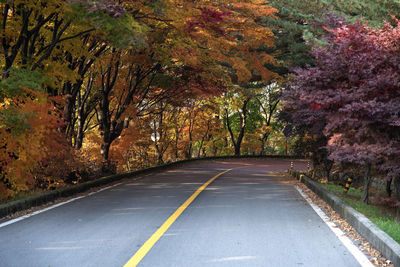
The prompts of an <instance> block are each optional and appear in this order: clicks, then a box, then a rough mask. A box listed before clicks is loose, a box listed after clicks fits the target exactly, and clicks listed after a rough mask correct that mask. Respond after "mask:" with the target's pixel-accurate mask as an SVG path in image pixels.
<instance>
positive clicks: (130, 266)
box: [124, 169, 232, 267]
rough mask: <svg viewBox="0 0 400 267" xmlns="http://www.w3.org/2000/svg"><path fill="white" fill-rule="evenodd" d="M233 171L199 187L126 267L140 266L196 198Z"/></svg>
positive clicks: (215, 177) (216, 176)
mask: <svg viewBox="0 0 400 267" xmlns="http://www.w3.org/2000/svg"><path fill="white" fill-rule="evenodd" d="M231 170H232V169H229V170H226V171H223V172H221V173H219V174H217V175H215V176H214V177H213V178H211V179H210V180H208V181H207V182H206V183H204V184H203V185H202V186H200V187H199V189H197V190H196V192H194V193H193V195H191V196H190V197H189V198H188V199H187V200H186V201H185V203H183V204H182V205H181V206H180V207H179V208H178V209H177V210H176V211H175V212H174V214H172V215H171V216H170V217H169V218H168V219H167V220H166V221H165V222H164V223H163V225H161V227H160V228H158V229H157V231H155V232H154V234H153V235H152V236H151V237H150V238H149V239H148V240H147V241H146V243H144V244H143V246H142V247H141V248H140V249H139V250H138V251H136V253H135V255H133V256H132V258H130V259H129V261H128V262H127V263H125V265H124V267H133V266H136V265H138V264H139V262H140V261H141V260H142V259H143V258H144V256H146V254H147V253H148V252H149V251H150V249H151V248H152V247H153V246H154V244H155V243H156V242H157V241H158V239H160V237H161V236H162V235H163V234H164V233H165V232H166V231H167V230H168V228H169V227H170V226H171V225H172V224H173V223H174V222H175V221H176V219H177V218H178V217H179V216H180V215H181V214H182V212H183V211H184V210H185V209H186V208H187V207H188V206H189V205H190V203H192V202H193V200H195V199H196V197H197V196H198V195H199V194H200V193H201V192H202V191H203V190H204V189H205V188H206V187H207V186H208V185H209V184H211V183H212V182H213V181H214V180H215V179H217V178H218V177H220V176H221V175H223V174H225V173H227V172H229V171H231Z"/></svg>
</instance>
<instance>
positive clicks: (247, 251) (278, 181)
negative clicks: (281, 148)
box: [0, 159, 360, 267]
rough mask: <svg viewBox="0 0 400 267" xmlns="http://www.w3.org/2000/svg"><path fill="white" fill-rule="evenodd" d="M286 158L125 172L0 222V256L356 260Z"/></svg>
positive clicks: (125, 260)
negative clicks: (96, 188) (112, 181)
mask: <svg viewBox="0 0 400 267" xmlns="http://www.w3.org/2000/svg"><path fill="white" fill-rule="evenodd" d="M306 165H307V163H306V162H305V161H295V162H294V167H295V168H297V169H305V168H306ZM289 167H290V160H275V159H270V160H229V161H223V160H220V161H208V162H206V161H204V162H197V163H191V164H187V165H185V166H184V167H180V168H175V169H169V170H166V171H164V172H159V173H155V174H152V175H148V176H146V177H144V178H143V179H141V180H138V181H133V180H124V182H123V183H121V184H119V185H117V186H114V187H111V188H109V189H106V190H104V191H101V192H98V193H96V194H92V195H90V196H87V197H84V198H80V199H77V200H75V201H72V202H70V203H67V204H65V205H62V206H59V207H57V208H54V209H51V210H47V211H45V212H42V213H40V214H37V215H34V216H32V217H29V218H27V219H24V220H21V221H18V222H15V223H12V224H9V225H6V226H4V225H2V226H0V266H1V267H8V266H10V267H11V266H18V267H19V266H24V267H27V266H40V267H48V266H51V267H56V266H96V267H98V266H124V265H125V264H126V266H134V265H135V264H136V263H138V266H151V267H154V266H182V267H188V266H201V267H205V266H230V267H231V266H240V267H243V266H316V267H317V266H318V267H320V266H360V264H359V263H358V262H357V260H356V259H355V258H354V257H353V256H352V254H351V253H350V252H349V251H348V250H347V249H346V247H345V246H344V245H343V244H342V243H341V241H339V239H338V238H337V237H336V236H335V234H334V233H333V232H332V231H331V230H330V229H329V228H328V226H327V225H326V224H325V223H324V222H323V221H322V220H321V219H320V217H319V216H318V215H317V214H316V213H315V211H314V210H313V209H312V208H311V206H309V205H308V204H307V203H306V202H305V200H304V198H303V197H302V196H301V195H300V194H299V193H298V191H297V190H296V189H295V187H294V186H293V185H292V183H291V182H290V181H291V178H288V176H285V175H280V174H279V173H278V172H282V171H285V170H287V169H288V168H289ZM227 170H228V171H227ZM225 171H227V172H225ZM218 174H219V176H217V175H218ZM213 178H214V180H211V179H213ZM207 182H209V184H208V185H207V184H205V183H207ZM193 194H195V195H193ZM185 201H186V202H185Z"/></svg>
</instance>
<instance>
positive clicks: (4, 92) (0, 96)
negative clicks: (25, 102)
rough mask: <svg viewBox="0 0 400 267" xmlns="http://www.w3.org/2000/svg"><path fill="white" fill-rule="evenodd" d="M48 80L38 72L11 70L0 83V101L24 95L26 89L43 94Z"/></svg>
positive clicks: (19, 69)
mask: <svg viewBox="0 0 400 267" xmlns="http://www.w3.org/2000/svg"><path fill="white" fill-rule="evenodd" d="M50 81H51V79H50V78H48V77H45V76H43V74H42V73H40V72H39V71H36V70H34V71H32V70H29V69H24V68H11V69H10V70H9V76H8V77H7V78H6V79H3V80H1V81H0V101H1V102H3V101H4V99H5V98H13V97H16V96H21V95H23V94H25V93H26V89H29V90H34V91H36V92H43V88H44V85H46V84H49V83H50Z"/></svg>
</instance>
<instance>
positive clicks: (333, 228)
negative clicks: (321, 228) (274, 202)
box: [296, 186, 374, 267]
mask: <svg viewBox="0 0 400 267" xmlns="http://www.w3.org/2000/svg"><path fill="white" fill-rule="evenodd" d="M296 189H297V191H299V193H300V195H301V196H302V197H303V198H304V199H305V200H306V201H307V202H308V204H309V205H310V206H311V207H312V208H313V209H314V211H315V212H316V213H317V214H318V216H319V217H321V219H322V220H323V221H324V222H325V223H326V224H327V225H328V227H329V229H331V231H332V232H333V233H334V234H335V235H336V236H337V238H338V239H339V240H340V241H341V242H342V243H343V245H344V246H345V247H346V248H347V249H348V250H349V251H350V253H351V254H352V255H353V256H354V258H356V260H357V261H358V262H359V263H360V264H361V266H363V267H364V266H365V267H367V266H368V267H373V266H374V265H373V264H372V263H371V262H370V261H369V260H368V258H367V256H365V255H364V253H362V252H361V251H360V250H359V249H358V248H357V247H356V245H354V244H353V242H352V241H351V240H350V239H349V238H348V237H347V236H345V234H344V233H343V232H342V230H340V229H339V228H338V226H337V225H336V224H335V223H334V222H332V221H331V220H330V219H329V217H328V216H327V215H326V214H325V213H324V212H323V211H322V210H321V209H320V208H319V207H318V206H316V205H315V204H314V203H313V202H312V201H311V199H310V198H309V197H308V196H307V195H306V194H305V193H304V192H303V190H301V189H300V187H298V186H296Z"/></svg>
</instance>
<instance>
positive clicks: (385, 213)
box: [321, 184, 400, 243]
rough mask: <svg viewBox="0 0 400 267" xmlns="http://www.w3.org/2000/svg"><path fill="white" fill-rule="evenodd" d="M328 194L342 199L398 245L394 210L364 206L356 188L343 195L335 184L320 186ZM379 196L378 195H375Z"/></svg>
mask: <svg viewBox="0 0 400 267" xmlns="http://www.w3.org/2000/svg"><path fill="white" fill-rule="evenodd" d="M321 185H322V186H323V187H324V188H325V189H327V190H328V191H329V192H331V193H333V194H335V195H336V196H338V197H339V198H340V199H342V200H343V201H344V202H346V204H348V205H349V206H351V207H352V208H354V209H355V210H356V211H358V212H360V213H362V214H364V215H365V216H366V217H367V218H368V219H370V220H371V221H372V222H373V223H374V224H375V225H376V226H377V227H378V228H380V229H381V230H382V231H384V232H385V233H387V234H388V235H389V236H390V237H391V238H393V239H394V240H395V241H396V242H397V243H400V223H396V222H395V221H394V218H395V210H394V208H391V207H387V206H383V205H375V204H369V205H366V204H364V203H363V202H362V201H361V194H362V192H361V190H360V189H358V188H350V190H349V191H348V192H347V194H345V193H344V192H343V187H342V186H340V185H335V184H321ZM376 194H379V193H376ZM376 194H375V195H374V194H373V193H372V194H371V196H370V200H371V201H370V202H373V201H372V200H373V198H374V197H375V196H376Z"/></svg>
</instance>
